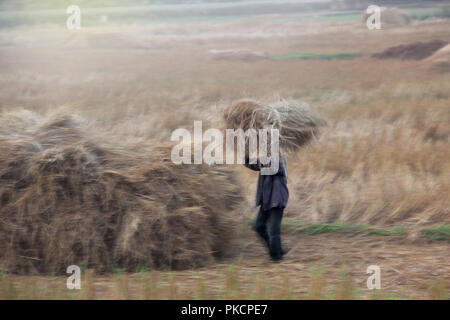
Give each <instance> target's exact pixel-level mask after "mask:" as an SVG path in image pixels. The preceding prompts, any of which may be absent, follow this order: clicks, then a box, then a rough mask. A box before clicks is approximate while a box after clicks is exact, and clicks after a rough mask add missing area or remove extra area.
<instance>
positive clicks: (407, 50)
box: [372, 40, 448, 60]
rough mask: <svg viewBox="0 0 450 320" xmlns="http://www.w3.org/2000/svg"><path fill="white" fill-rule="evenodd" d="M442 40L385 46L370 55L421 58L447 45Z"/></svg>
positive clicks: (388, 57) (390, 57)
mask: <svg viewBox="0 0 450 320" xmlns="http://www.w3.org/2000/svg"><path fill="white" fill-rule="evenodd" d="M447 43H448V42H447V41H444V40H432V41H427V42H420V41H419V42H413V43H408V44H401V45H398V46H394V47H390V48H387V49H386V50H383V51H382V52H379V53H376V54H374V55H372V57H373V58H377V59H402V60H422V59H425V58H427V57H429V56H431V55H432V54H433V53H435V52H436V51H438V50H439V49H441V48H442V47H444V46H446V45H447Z"/></svg>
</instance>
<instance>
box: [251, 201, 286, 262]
mask: <svg viewBox="0 0 450 320" xmlns="http://www.w3.org/2000/svg"><path fill="white" fill-rule="evenodd" d="M283 210H284V208H272V209H270V210H267V211H266V210H263V209H262V207H260V208H259V212H258V215H257V216H256V219H255V223H254V225H253V229H254V230H255V231H256V232H257V233H258V235H259V236H260V237H261V238H262V239H263V240H264V242H265V243H266V244H267V247H268V248H269V253H270V257H271V258H272V260H280V259H281V258H282V256H283V249H282V247H281V236H280V226H281V220H282V219H283ZM267 227H268V228H267ZM267 229H269V230H267Z"/></svg>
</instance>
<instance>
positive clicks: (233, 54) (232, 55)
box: [209, 49, 272, 62]
mask: <svg viewBox="0 0 450 320" xmlns="http://www.w3.org/2000/svg"><path fill="white" fill-rule="evenodd" d="M209 53H210V55H211V56H212V58H213V59H215V60H237V61H247V62H251V61H258V60H269V59H272V58H271V57H270V55H269V54H267V53H265V52H261V51H251V50H247V49H238V50H209Z"/></svg>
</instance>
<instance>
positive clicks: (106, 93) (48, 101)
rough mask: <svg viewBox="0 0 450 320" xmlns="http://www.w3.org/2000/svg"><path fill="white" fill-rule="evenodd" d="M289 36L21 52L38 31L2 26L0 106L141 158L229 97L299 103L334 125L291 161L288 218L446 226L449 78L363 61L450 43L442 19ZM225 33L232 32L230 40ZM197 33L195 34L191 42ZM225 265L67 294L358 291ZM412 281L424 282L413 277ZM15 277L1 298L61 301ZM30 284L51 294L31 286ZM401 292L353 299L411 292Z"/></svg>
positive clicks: (177, 31)
mask: <svg viewBox="0 0 450 320" xmlns="http://www.w3.org/2000/svg"><path fill="white" fill-rule="evenodd" d="M266 27H267V29H271V27H274V28H272V29H271V30H275V31H276V32H282V31H283V28H284V26H282V25H279V26H275V25H269V26H266ZM298 27H299V25H296V24H293V25H289V26H285V28H286V29H288V30H287V31H286V35H287V37H286V38H284V37H277V36H275V35H274V34H270V36H267V37H265V36H263V34H261V32H260V31H259V32H260V33H258V32H257V30H261V26H260V25H259V26H253V25H252V29H251V30H249V33H248V34H245V33H244V32H242V31H243V30H246V25H243V24H236V25H226V26H211V27H208V26H206V25H193V26H190V27H189V28H184V26H172V27H170V28H168V29H164V26H160V27H158V28H159V29H158V28H156V27H154V28H151V30H139V29H135V28H130V29H126V30H125V32H129V33H131V34H136V35H137V36H142V35H143V34H144V33H145V32H150V38H149V39H151V40H153V41H154V42H152V45H154V46H153V47H151V48H150V49H148V50H138V49H130V50H125V49H105V48H104V49H89V48H84V49H77V50H73V49H70V48H64V47H57V46H54V47H50V48H26V49H25V48H24V47H23V43H22V42H23V41H25V40H26V39H28V41H29V42H30V43H31V42H32V43H35V42H33V41H37V40H35V39H34V37H36V33H37V31H36V30H30V29H26V28H24V29H21V30H13V29H12V30H9V31H7V30H2V33H1V37H2V39H3V40H4V39H7V40H11V41H12V43H13V46H10V47H6V46H3V47H1V49H0V97H1V98H0V108H1V109H2V110H9V109H11V110H15V109H17V108H19V107H23V108H26V109H30V110H33V111H36V112H37V113H45V112H47V111H49V110H53V109H55V108H58V107H59V106H61V105H66V106H68V109H69V110H76V113H78V114H80V115H81V116H82V117H83V118H85V119H88V124H87V126H88V129H87V130H90V131H91V132H96V133H97V134H98V135H99V138H98V139H99V140H98V142H99V143H101V144H103V141H114V142H115V144H114V146H113V147H114V148H118V149H120V150H123V149H126V150H133V151H137V152H147V151H148V150H150V148H149V146H151V145H152V144H155V143H160V142H165V141H167V140H168V139H169V137H170V133H171V132H172V130H173V129H175V128H179V127H185V128H187V129H191V127H192V125H193V120H204V128H205V127H207V126H208V125H211V126H217V127H218V126H219V125H218V124H219V120H220V114H219V110H220V107H221V106H224V105H228V104H229V103H230V102H231V101H233V100H236V99H240V98H243V97H248V98H256V99H258V100H260V99H261V100H276V99H277V98H279V97H282V98H294V99H301V100H303V101H305V102H307V103H309V104H311V105H312V106H313V107H314V108H317V109H318V110H319V111H320V112H321V114H323V115H324V116H325V117H326V118H327V120H328V122H329V127H328V129H327V130H325V132H324V133H323V134H322V136H321V138H320V140H319V141H318V143H316V144H314V145H311V146H308V147H307V148H305V149H303V150H301V151H300V152H298V153H297V154H296V155H293V156H291V157H290V158H289V159H288V165H289V179H290V180H289V187H290V191H291V199H290V202H289V206H288V208H287V210H286V216H287V217H290V218H298V219H302V220H304V221H305V222H311V223H322V222H325V223H328V222H334V221H336V222H340V223H350V224H357V223H363V224H370V225H380V226H385V225H403V224H406V225H409V226H412V227H413V229H414V227H415V226H424V225H434V224H448V223H449V219H450V214H449V213H450V212H449V208H450V204H449V198H448V196H447V195H448V194H449V192H450V184H449V181H450V179H449V178H450V176H449V172H450V163H449V161H448V159H449V158H450V146H449V136H450V125H449V123H450V107H449V106H450V94H449V92H450V74H448V73H447V74H445V73H434V72H432V71H431V70H428V69H427V68H426V67H425V66H423V65H422V64H421V63H419V62H417V61H402V62H399V61H377V60H372V59H370V58H369V56H370V55H371V54H372V53H374V52H378V51H381V50H383V49H384V48H387V47H389V46H392V45H396V44H398V43H406V42H411V41H418V40H420V41H426V40H431V39H448V38H449V36H450V34H449V31H448V30H450V29H449V28H448V27H449V22H441V23H429V24H424V25H422V26H421V28H410V27H401V28H397V29H393V30H386V31H383V33H382V34H381V33H377V32H370V31H367V30H365V29H364V28H359V27H356V26H355V25H352V24H342V25H338V26H337V25H327V26H321V27H320V28H319V25H317V24H313V25H308V26H307V28H306V29H301V28H300V29H299V28H298ZM221 28H222V29H221ZM315 28H316V29H315ZM294 29H295V30H301V31H295V32H293V30H294ZM181 30H187V31H186V32H184V31H183V32H184V33H182V32H181ZM224 30H226V31H227V32H228V33H227V34H226V35H225V36H224ZM19 31H20V33H19ZM116 31H117V30H116ZM275 31H274V32H275ZM303 31H304V32H303ZM64 32H65V31H64V30H63V31H61V30H53V29H51V30H46V29H45V32H43V33H42V36H41V37H40V38H39V41H43V42H44V44H45V41H47V43H50V45H52V44H53V45H54V43H55V42H52V41H51V39H57V38H58V37H60V38H61V39H64V38H65V37H66V35H65V34H64ZM158 32H159V34H158ZM196 32H197V33H201V34H202V35H201V36H196ZM19 35H20V37H19ZM52 37H53V38H52ZM24 39H25V40H24ZM49 39H50V40H49ZM224 39H226V40H227V41H224ZM21 41H22V42H21ZM21 46H22V47H21ZM226 46H227V47H228V46H230V47H231V46H232V47H237V48H239V47H244V46H245V47H246V48H248V49H250V50H263V51H265V52H268V53H270V54H288V53H291V52H300V51H301V52H323V53H331V52H342V51H346V50H347V49H348V47H349V46H351V47H352V51H356V52H361V53H362V56H361V57H359V58H357V59H353V60H332V61H299V60H289V61H260V62H254V63H243V62H227V61H214V60H212V59H209V58H208V50H209V49H211V48H217V49H226ZM4 128H5V127H2V128H0V130H2V129H4ZM102 136H103V137H102ZM236 170H237V171H239V174H240V177H241V181H242V182H244V183H246V184H247V186H246V187H245V190H244V195H245V196H246V197H247V199H248V203H249V209H247V210H244V212H243V214H244V215H246V216H250V215H253V214H254V212H253V211H252V209H251V208H250V203H251V202H252V199H253V196H254V192H255V190H254V188H255V184H256V183H255V179H256V177H255V176H254V175H253V174H252V173H250V172H247V171H246V170H245V168H243V169H239V168H237V169H236ZM421 228H422V227H421ZM411 239H414V233H412V234H411ZM408 245H411V244H409V243H405V246H408ZM430 246H432V245H430ZM303 249H305V250H306V249H308V248H303ZM423 250H425V249H423ZM354 254H356V253H354ZM417 259H420V257H417ZM442 259H444V257H442ZM424 263H425V262H424ZM432 263H433V262H430V264H432ZM309 265H310V264H308V266H309ZM233 268H236V267H235V266H234V267H230V269H227V268H225V270H228V271H227V272H225V271H224V272H223V273H221V274H220V275H215V276H220V279H221V280H220V281H211V279H210V275H208V274H206V275H205V274H203V273H201V272H198V273H194V274H195V277H192V279H193V280H192V281H190V282H188V283H184V282H183V281H182V280H184V279H182V280H178V279H181V278H180V277H178V275H179V274H178V273H173V278H171V280H170V279H169V278H168V275H167V273H164V272H161V273H160V272H156V271H155V272H151V273H150V274H148V275H147V274H146V275H144V277H145V279H146V280H145V281H141V280H142V277H139V279H140V280H139V281H136V282H139V286H136V285H135V284H134V281H135V280H134V279H135V278H134V276H132V275H130V276H127V277H122V278H120V280H118V279H115V278H114V279H112V278H111V277H109V278H107V279H97V280H96V281H95V283H96V284H95V285H94V284H92V283H93V281H88V283H91V285H92V287H91V289H89V287H88V288H84V289H82V292H83V295H78V294H77V293H74V294H73V296H72V297H74V298H89V299H93V298H109V297H113V298H124V297H127V298H146V299H147V298H148V299H160V298H163V299H164V298H225V297H233V298H251V297H255V298H268V299H271V298H277V297H286V298H294V299H297V298H305V297H313V298H330V297H332V296H334V295H337V296H338V297H342V298H348V297H350V296H351V295H350V294H349V292H352V290H351V287H352V286H353V285H354V284H352V283H351V281H350V280H348V279H347V278H346V279H347V280H345V281H347V282H345V281H344V282H343V284H342V287H339V286H337V287H336V281H337V280H336V279H338V276H336V275H334V276H333V282H332V287H329V286H328V280H326V281H324V280H320V279H319V278H320V277H318V278H317V280H314V281H312V282H308V283H305V282H302V283H301V284H298V283H297V284H295V285H294V286H293V288H290V287H289V286H286V282H285V281H286V280H285V279H282V278H280V277H278V276H276V275H274V274H273V273H271V272H269V271H268V270H263V271H262V272H263V273H264V274H265V275H267V277H261V275H260V274H256V275H255V273H252V272H249V274H247V273H245V272H244V273H243V274H242V273H240V272H237V271H236V269H233ZM274 268H275V267H274ZM327 268H330V266H327ZM331 268H335V266H331ZM254 269H255V270H256V269H257V268H254ZM425 269H426V268H425ZM270 270H272V269H270ZM252 276H253V277H254V280H251V279H252V278H251V277H252ZM92 277H94V276H93V275H92ZM312 277H313V275H312ZM314 277H315V276H314ZM411 277H414V279H416V278H420V279H422V278H424V277H425V276H424V275H422V274H419V273H417V272H414V273H411ZM261 278H263V280H262V281H259V280H260V279H261ZM22 279H23V278H18V279H15V278H9V277H6V278H3V280H2V289H1V294H2V297H6V298H17V297H22V298H26V297H29V298H42V297H44V298H45V297H48V296H58V297H60V295H57V294H52V293H43V292H47V291H46V290H47V289H48V288H47V287H48V286H49V285H50V283H52V281H60V282H61V281H62V279H61V278H58V279H51V278H45V279H43V280H35V279H30V280H29V282H27V281H22ZM427 279H428V278H427ZM19 280H20V281H19ZM39 281H42V282H41V283H40V282H39ZM111 281H112V282H113V283H116V285H113V284H111ZM299 281H300V280H299ZM436 281H437V282H436V284H430V288H433V289H430V290H431V291H430V292H428V291H427V290H428V289H424V288H422V287H415V290H416V291H414V292H413V296H414V297H417V296H418V297H420V298H423V297H424V296H425V295H424V294H422V293H423V292H427V294H428V295H429V296H430V297H433V298H436V297H443V296H444V295H443V294H442V292H445V291H446V289H445V288H448V286H446V284H445V281H448V279H447V278H444V280H443V281H438V279H436ZM39 283H40V284H39ZM442 283H443V284H444V287H442ZM97 284H98V287H97ZM27 286H30V287H31V288H33V286H43V287H45V288H47V289H43V290H44V291H39V290H29V289H27V288H28V287H27ZM111 286H112V287H114V286H115V288H117V289H111V288H110V287H111ZM355 286H356V287H360V284H356V285H355ZM23 287H25V288H23ZM304 288H309V289H304ZM336 288H337V291H336ZM390 288H392V287H390ZM443 288H444V289H443ZM84 290H87V292H86V291H84ZM27 292H28V293H27ZM399 292H400V293H399V294H398V295H397V293H396V294H395V295H391V293H390V292H385V293H383V294H382V293H380V294H378V293H377V294H374V293H373V294H372V295H370V294H366V293H364V294H363V295H362V296H363V297H374V298H383V299H384V298H389V297H397V298H398V297H403V296H406V297H408V295H407V294H404V293H403V292H401V291H399ZM418 292H420V294H417V295H416V293H418ZM64 294H66V293H64ZM352 297H355V296H352ZM356 297H358V295H357V296H356Z"/></svg>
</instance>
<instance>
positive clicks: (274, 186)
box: [244, 155, 289, 210]
mask: <svg viewBox="0 0 450 320" xmlns="http://www.w3.org/2000/svg"><path fill="white" fill-rule="evenodd" d="M279 163H280V164H279V166H278V172H277V173H275V174H274V175H262V174H261V172H260V173H259V177H258V187H257V190H256V206H259V205H261V207H262V209H263V210H270V209H272V208H277V207H279V208H285V207H286V205H287V202H288V199H289V191H288V188H287V163H286V159H284V157H283V156H281V155H280V161H279ZM244 165H245V166H246V167H247V168H249V169H251V170H254V171H261V164H260V163H259V161H258V163H256V164H249V160H248V159H247V160H246V163H245V164H244Z"/></svg>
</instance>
